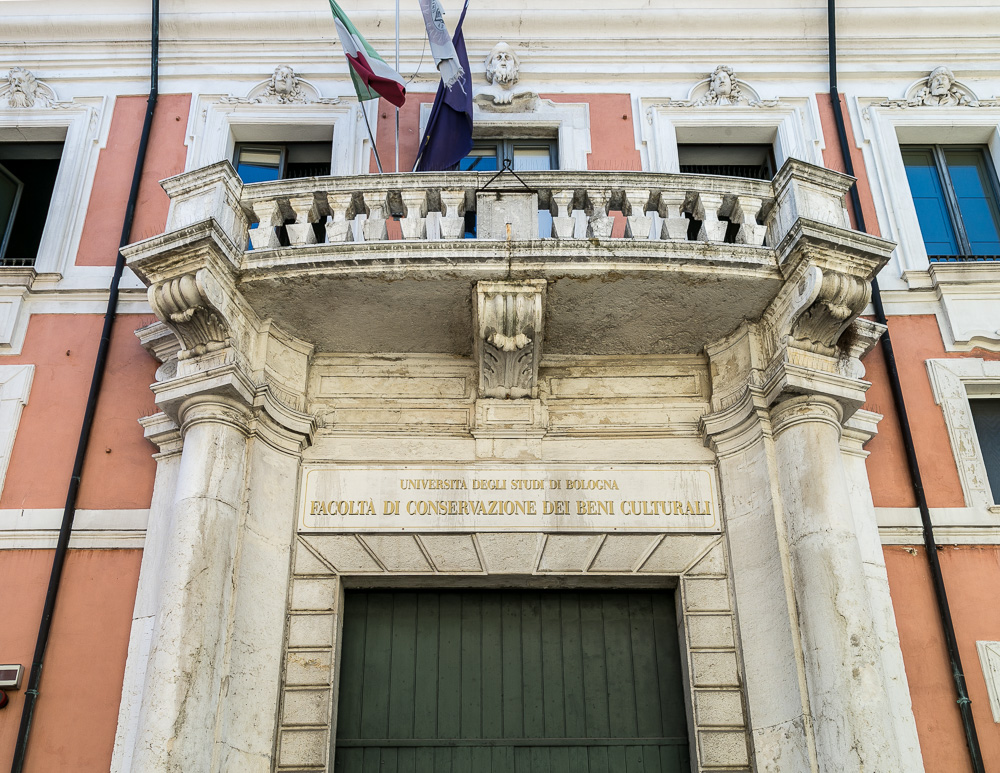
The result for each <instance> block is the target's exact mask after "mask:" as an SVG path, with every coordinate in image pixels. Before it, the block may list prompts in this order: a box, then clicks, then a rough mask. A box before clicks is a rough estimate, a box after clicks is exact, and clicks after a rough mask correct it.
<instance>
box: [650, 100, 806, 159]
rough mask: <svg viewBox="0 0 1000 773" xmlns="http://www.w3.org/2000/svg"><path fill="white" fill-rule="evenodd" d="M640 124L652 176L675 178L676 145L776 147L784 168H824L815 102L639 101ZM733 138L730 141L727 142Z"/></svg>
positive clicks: (778, 157)
mask: <svg viewBox="0 0 1000 773" xmlns="http://www.w3.org/2000/svg"><path fill="white" fill-rule="evenodd" d="M639 116H640V117H639V123H640V127H641V128H640V134H641V137H642V142H643V145H645V147H646V150H647V154H648V157H649V171H651V172H668V173H671V172H672V173H675V174H676V173H677V172H679V171H680V161H679V160H678V156H677V144H678V141H685V140H686V139H687V137H691V138H692V139H694V138H696V137H697V139H698V140H699V141H701V142H720V143H725V142H727V141H728V142H731V141H734V140H736V141H739V142H741V143H746V142H752V143H761V144H763V143H773V145H774V160H775V163H776V165H777V166H778V167H779V168H780V167H781V165H782V164H783V163H784V162H785V161H787V160H788V159H789V158H797V159H800V160H802V161H807V162H809V163H810V164H816V165H817V166H823V153H822V151H823V133H822V131H821V130H820V125H821V124H820V118H819V109H818V107H817V105H816V100H815V99H814V98H808V99H806V98H798V99H787V100H785V99H783V100H780V101H779V102H778V104H777V106H775V107H747V106H745V105H733V106H729V107H715V106H712V107H696V108H691V107H683V106H678V105H676V104H671V103H670V102H669V101H668V100H663V99H656V98H652V97H645V98H641V99H640V100H639ZM730 137H732V139H729V138H730Z"/></svg>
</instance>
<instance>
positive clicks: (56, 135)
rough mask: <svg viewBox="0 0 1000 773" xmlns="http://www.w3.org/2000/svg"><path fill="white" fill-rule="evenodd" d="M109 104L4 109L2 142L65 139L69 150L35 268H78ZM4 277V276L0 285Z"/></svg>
mask: <svg viewBox="0 0 1000 773" xmlns="http://www.w3.org/2000/svg"><path fill="white" fill-rule="evenodd" d="M106 106H107V100H105V99H102V98H93V99H77V100H74V101H73V102H59V103H56V106H53V107H49V108H42V109H15V108H7V107H5V106H0V140H5V139H7V138H8V135H9V138H10V139H11V140H14V141H27V142H34V141H38V142H44V141H54V140H62V142H63V150H62V157H61V158H60V162H59V172H58V174H57V175H56V181H55V185H54V187H53V189H52V201H51V202H50V203H49V211H48V214H47V215H46V219H45V230H44V231H43V232H42V240H41V242H40V243H39V245H38V253H37V256H38V257H37V259H36V261H35V266H34V269H35V271H36V272H38V273H39V274H44V273H53V274H60V275H61V274H65V273H66V271H67V269H68V268H70V267H72V266H73V261H74V260H75V259H76V251H77V247H78V245H79V243H80V236H81V234H82V233H83V223H84V220H85V219H86V216H87V202H88V200H89V197H90V189H91V186H92V185H93V180H94V174H95V172H96V170H97V159H98V155H99V151H100V148H99V146H98V139H99V132H100V127H101V123H102V117H103V114H104V113H105V112H106ZM3 281H4V280H3V273H2V272H0V283H2V282H3Z"/></svg>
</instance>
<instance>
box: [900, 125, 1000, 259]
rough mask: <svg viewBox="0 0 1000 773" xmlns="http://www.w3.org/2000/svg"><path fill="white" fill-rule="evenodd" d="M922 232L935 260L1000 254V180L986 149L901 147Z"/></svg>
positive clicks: (940, 146)
mask: <svg viewBox="0 0 1000 773" xmlns="http://www.w3.org/2000/svg"><path fill="white" fill-rule="evenodd" d="M901 150H902V154H903V164H904V165H905V167H906V178H907V180H908V182H909V184H910V193H911V195H912V196H913V204H914V206H915V207H916V210H917V220H918V221H919V223H920V232H921V234H922V235H923V237H924V246H925V247H926V248H927V255H928V257H929V258H930V259H931V260H946V259H948V258H949V257H950V258H953V259H954V258H958V257H973V256H994V257H995V256H998V255H1000V209H998V207H997V181H996V175H995V173H994V171H993V168H992V164H991V163H990V159H989V154H988V152H987V151H986V149H985V148H982V147H969V146H958V145H926V146H919V145H906V146H903V147H902V148H901Z"/></svg>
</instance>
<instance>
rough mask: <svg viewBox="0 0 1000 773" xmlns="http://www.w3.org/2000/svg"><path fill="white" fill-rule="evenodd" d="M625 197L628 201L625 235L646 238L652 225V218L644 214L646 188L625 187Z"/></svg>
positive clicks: (647, 195)
mask: <svg viewBox="0 0 1000 773" xmlns="http://www.w3.org/2000/svg"><path fill="white" fill-rule="evenodd" d="M625 199H626V200H627V202H628V211H629V214H628V215H627V218H628V220H627V224H626V226H625V236H626V238H630V239H648V238H649V235H650V231H651V229H652V227H653V218H652V217H650V216H649V215H647V214H646V205H647V204H648V203H649V189H648V188H626V189H625Z"/></svg>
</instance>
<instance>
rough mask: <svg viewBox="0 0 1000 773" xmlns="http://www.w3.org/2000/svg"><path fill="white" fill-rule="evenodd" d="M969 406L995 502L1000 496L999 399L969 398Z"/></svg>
mask: <svg viewBox="0 0 1000 773" xmlns="http://www.w3.org/2000/svg"><path fill="white" fill-rule="evenodd" d="M969 407H970V408H971V410H972V421H973V423H974V424H975V425H976V436H977V437H978V438H979V450H980V452H981V453H982V455H983V462H984V463H985V464H986V477H987V479H988V480H989V482H990V489H991V490H992V491H993V499H994V502H996V499H997V497H998V496H1000V400H998V399H996V398H993V399H985V398H973V399H971V400H969Z"/></svg>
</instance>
